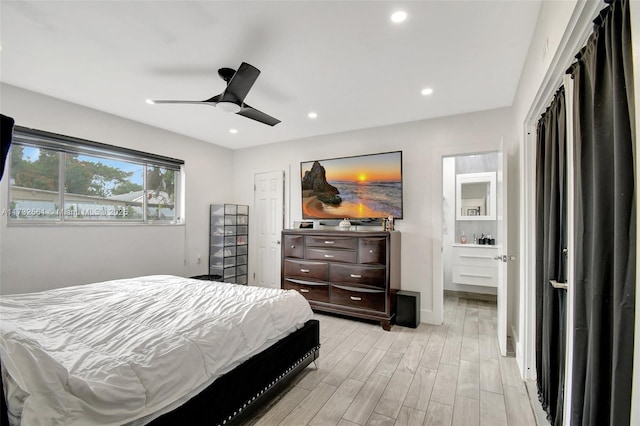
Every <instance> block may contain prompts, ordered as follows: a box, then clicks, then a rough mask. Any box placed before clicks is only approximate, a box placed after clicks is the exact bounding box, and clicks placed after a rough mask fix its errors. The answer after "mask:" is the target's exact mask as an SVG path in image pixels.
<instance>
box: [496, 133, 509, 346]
mask: <svg viewBox="0 0 640 426" xmlns="http://www.w3.org/2000/svg"><path fill="white" fill-rule="evenodd" d="M507 158H508V155H507V153H505V152H504V143H500V152H499V153H498V173H497V179H496V195H497V197H496V204H497V206H496V217H497V221H498V223H497V231H498V235H497V236H496V241H497V243H498V256H497V257H496V261H497V262H498V318H497V326H496V329H497V332H498V346H499V348H500V354H501V355H502V356H505V355H506V354H507V309H508V308H507V307H508V304H507V301H508V292H507V277H508V275H507V266H508V264H509V262H508V260H509V255H508V244H507V243H508V233H507V172H508V169H507Z"/></svg>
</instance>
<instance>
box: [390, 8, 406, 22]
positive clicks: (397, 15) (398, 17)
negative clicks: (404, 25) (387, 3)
mask: <svg viewBox="0 0 640 426" xmlns="http://www.w3.org/2000/svg"><path fill="white" fill-rule="evenodd" d="M405 19H407V12H405V11H404V10H399V11H397V12H394V14H393V15H391V21H392V22H395V23H396V24H397V23H400V22H403V21H404V20H405Z"/></svg>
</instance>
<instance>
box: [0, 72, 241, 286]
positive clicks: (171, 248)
mask: <svg viewBox="0 0 640 426" xmlns="http://www.w3.org/2000/svg"><path fill="white" fill-rule="evenodd" d="M0 99H1V102H2V103H1V105H0V108H1V111H2V113H3V114H4V115H8V116H10V117H13V118H14V119H15V120H16V124H17V125H20V126H25V127H31V128H35V129H39V130H45V131H49V132H54V133H60V134H64V135H68V136H74V137H78V138H83V139H89V140H93V141H97V142H102V143H107V144H111V145H121V146H126V147H128V148H133V149H137V150H141V151H146V152H152V153H155V154H159V155H164V156H168V157H174V158H179V159H182V160H184V161H185V170H186V182H185V183H186V214H185V217H186V225H177V226H168V225H164V226H163V225H132V226H105V225H103V226H100V225H86V226H85V225H80V226H7V218H6V217H0V259H1V264H0V293H2V294H9V293H17V292H31V291H37V290H44V289H48V288H56V287H61V286H66V285H74V284H83V283H88V282H95V281H101V280H107V279H115V278H122V277H131V276H139V275H146V274H176V275H184V276H190V275H198V274H205V273H207V271H208V266H207V263H208V262H207V260H208V254H209V239H208V228H209V211H208V205H209V204H210V203H212V202H216V201H217V202H219V201H229V200H231V199H232V188H231V186H230V185H228V184H227V183H228V182H229V179H230V176H232V169H233V157H232V153H231V151H230V150H228V149H225V148H221V147H218V146H215V145H212V144H209V143H206V142H202V141H198V140H195V139H190V138H187V137H184V136H180V135H176V134H174V133H170V132H166V131H163V130H159V129H157V128H153V127H150V126H146V125H144V124H140V123H136V122H133V121H129V120H126V119H123V118H120V117H117V116H114V115H110V114H105V113H102V112H99V111H96V110H93V109H89V108H85V107H81V106H78V105H75V104H71V103H68V102H64V101H61V100H57V99H53V98H50V97H47V96H43V95H40V94H37V93H34V92H30V91H26V90H23V89H20V88H17V87H14V86H9V85H6V84H2V85H1V86H0ZM8 182H9V179H8V178H7V177H6V174H5V177H4V178H3V179H2V182H1V183H0V211H2V210H3V209H6V208H7V199H8V194H7V190H8ZM198 255H200V256H201V257H202V263H201V264H199V265H198V264H197V263H196V258H197V256H198ZM185 259H186V260H187V261H188V262H187V265H185V264H184V260H185Z"/></svg>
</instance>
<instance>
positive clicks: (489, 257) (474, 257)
mask: <svg viewBox="0 0 640 426" xmlns="http://www.w3.org/2000/svg"><path fill="white" fill-rule="evenodd" d="M460 257H463V258H465V259H490V260H493V257H491V256H478V255H475V256H474V255H472V254H461V255H460Z"/></svg>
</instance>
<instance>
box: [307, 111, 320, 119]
mask: <svg viewBox="0 0 640 426" xmlns="http://www.w3.org/2000/svg"><path fill="white" fill-rule="evenodd" d="M307 117H309V118H318V114H316V113H315V112H310V113H309V114H307Z"/></svg>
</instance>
